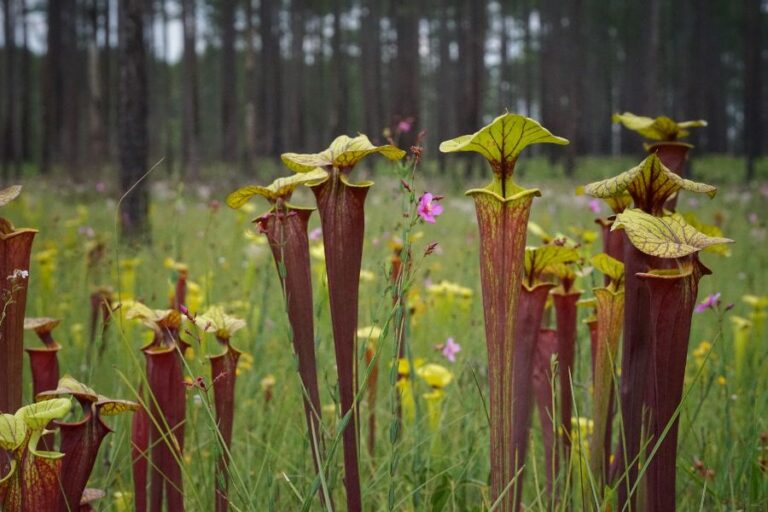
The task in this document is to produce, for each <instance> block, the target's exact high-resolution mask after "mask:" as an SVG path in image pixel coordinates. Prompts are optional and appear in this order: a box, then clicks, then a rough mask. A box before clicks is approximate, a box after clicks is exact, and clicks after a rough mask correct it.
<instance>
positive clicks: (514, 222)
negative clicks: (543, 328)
mask: <svg viewBox="0 0 768 512" xmlns="http://www.w3.org/2000/svg"><path fill="white" fill-rule="evenodd" d="M473 198H474V200H475V210H476V212H477V224H478V229H479V232H480V237H479V239H480V281H481V285H482V290H483V314H484V318H485V338H486V345H487V348H488V385H489V388H490V392H489V399H490V400H489V401H490V415H491V433H490V434H491V435H490V438H491V439H490V450H489V453H490V463H491V501H492V502H494V501H496V500H497V499H498V498H499V497H500V496H501V495H502V493H503V492H504V491H505V489H507V486H508V485H509V484H510V482H511V481H512V480H513V479H514V478H515V467H516V464H515V454H514V447H513V442H512V440H513V438H514V434H515V429H514V426H515V423H516V418H515V417H514V399H515V395H514V386H513V362H514V353H515V344H516V339H515V331H516V329H515V324H516V322H517V308H518V299H519V297H520V289H521V284H522V273H523V272H522V270H523V256H524V251H525V237H526V226H527V224H528V216H529V214H530V209H531V203H532V202H533V195H528V196H525V197H521V198H518V199H516V200H500V199H499V198H498V196H496V195H492V194H490V193H487V192H485V191H478V192H474V193H473ZM514 507H515V499H514V495H513V493H512V492H507V493H506V494H505V495H504V498H503V499H502V500H501V502H500V503H499V507H498V509H497V510H499V511H500V512H509V511H512V510H514Z"/></svg>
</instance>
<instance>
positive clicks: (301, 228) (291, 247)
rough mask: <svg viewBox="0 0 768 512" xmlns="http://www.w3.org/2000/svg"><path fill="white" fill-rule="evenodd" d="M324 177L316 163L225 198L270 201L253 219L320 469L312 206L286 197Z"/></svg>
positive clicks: (235, 203) (238, 202)
mask: <svg viewBox="0 0 768 512" xmlns="http://www.w3.org/2000/svg"><path fill="white" fill-rule="evenodd" d="M324 177H325V171H323V170H322V169H315V170H313V171H310V172H307V173H304V174H297V175H294V176H290V177H287V178H278V179H276V180H275V181H274V182H272V183H271V184H270V185H268V186H259V185H249V186H246V187H242V188H240V189H238V190H236V191H234V192H232V193H231V194H230V195H229V197H227V204H228V205H229V206H230V207H231V208H240V207H241V206H243V205H244V204H245V203H246V202H247V201H249V200H250V199H251V198H252V197H253V196H261V197H263V198H265V199H266V200H267V201H268V202H269V204H270V205H271V208H270V209H269V211H267V212H266V213H265V214H263V215H261V216H260V217H258V218H257V219H256V220H255V221H254V222H256V224H257V225H258V227H259V229H260V230H261V232H262V233H264V235H265V236H266V237H267V241H268V242H269V246H270V248H271V249H272V255H273V257H274V260H275V265H276V267H277V272H278V275H279V277H280V282H281V284H282V288H283V292H284V295H285V301H286V309H287V312H288V321H289V323H290V324H291V335H292V338H293V340H292V341H293V350H294V352H295V353H296V358H297V359H298V363H299V377H300V378H301V384H302V386H303V388H304V390H305V391H306V392H305V394H304V414H305V416H306V421H307V431H308V434H309V443H310V446H311V448H312V460H313V462H314V465H315V471H321V470H322V465H321V460H320V458H321V453H320V449H321V446H322V437H321V435H320V434H321V433H320V425H321V422H320V410H321V409H320V392H319V389H318V385H317V363H316V360H315V329H314V318H313V309H312V273H311V270H310V265H309V238H308V235H307V225H308V223H309V216H310V215H311V214H312V211H314V208H306V207H300V206H296V205H294V204H292V203H290V200H291V196H292V194H293V192H294V190H295V189H296V187H298V186H301V185H303V184H305V183H309V182H311V181H313V180H318V179H322V178H324Z"/></svg>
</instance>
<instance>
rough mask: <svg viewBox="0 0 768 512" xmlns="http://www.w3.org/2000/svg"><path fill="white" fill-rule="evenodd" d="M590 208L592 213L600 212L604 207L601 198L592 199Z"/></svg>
mask: <svg viewBox="0 0 768 512" xmlns="http://www.w3.org/2000/svg"><path fill="white" fill-rule="evenodd" d="M589 209H590V210H591V211H592V213H594V214H596V215H597V214H598V213H600V210H601V209H602V208H601V207H600V200H599V199H592V200H591V201H590V202H589Z"/></svg>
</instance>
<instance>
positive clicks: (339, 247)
mask: <svg viewBox="0 0 768 512" xmlns="http://www.w3.org/2000/svg"><path fill="white" fill-rule="evenodd" d="M372 154H380V155H382V156H384V157H385V158H387V159H389V160H400V159H401V158H403V157H404V156H405V152H404V151H403V150H401V149H399V148H397V147H395V146H393V145H384V146H374V145H373V144H371V142H370V141H369V140H368V137H366V136H365V135H358V136H357V137H354V138H351V137H348V136H346V135H342V136H340V137H337V138H336V139H335V140H334V141H333V142H332V143H331V145H330V146H329V147H328V148H327V149H325V150H324V151H321V152H320V153H314V154H297V153H284V154H283V155H282V160H283V163H284V164H285V165H286V166H288V168H289V169H291V170H293V171H294V172H297V173H307V172H314V171H315V170H316V169H317V168H320V169H322V170H323V171H324V174H325V176H324V177H322V178H320V179H317V180H315V181H313V182H310V183H308V185H309V186H310V188H311V189H312V192H313V193H314V194H315V198H316V199H317V207H318V210H319V213H320V223H321V225H322V229H323V244H324V247H325V265H326V274H327V276H328V293H329V296H330V306H331V322H332V324H333V326H332V330H333V341H334V348H335V352H336V367H337V372H338V380H339V396H340V401H341V415H342V417H347V415H349V414H351V416H350V417H348V418H349V419H348V420H347V421H348V422H347V424H346V426H345V428H344V432H343V446H344V474H345V477H344V485H345V487H346V491H347V509H348V510H349V511H350V512H357V511H360V510H361V509H362V497H361V494H360V469H359V467H358V453H357V448H358V442H357V438H358V428H359V423H358V417H357V416H358V415H357V409H358V408H357V406H356V405H355V394H356V390H357V383H356V381H357V364H356V359H355V358H356V354H357V351H356V350H355V339H356V336H355V335H356V332H357V327H358V325H357V317H358V287H359V284H360V266H361V262H362V256H363V237H364V234H365V210H364V205H365V199H366V196H367V195H368V189H369V188H370V187H371V185H373V183H372V182H370V181H364V182H360V183H355V182H353V181H351V179H350V173H351V172H352V170H353V169H354V167H355V165H356V164H357V163H358V162H359V161H360V160H362V159H363V158H365V157H366V156H368V155H372ZM353 409H354V410H353ZM350 424H351V425H350Z"/></svg>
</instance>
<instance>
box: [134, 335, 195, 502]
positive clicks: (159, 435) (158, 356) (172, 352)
mask: <svg viewBox="0 0 768 512" xmlns="http://www.w3.org/2000/svg"><path fill="white" fill-rule="evenodd" d="M181 345H183V343H181ZM180 349H181V352H183V351H184V349H186V346H181V348H180ZM144 355H145V356H146V359H147V381H148V383H149V388H150V391H151V393H152V395H153V396H154V399H153V398H152V397H150V399H149V406H150V407H149V409H150V415H151V417H152V418H154V422H152V423H151V424H150V429H149V439H150V445H151V447H152V448H151V450H152V467H151V468H150V477H151V478H150V479H151V488H150V511H151V512H161V511H162V509H163V495H164V494H165V497H166V502H167V504H168V512H182V511H183V510H184V494H183V487H184V482H183V479H182V474H181V465H180V464H179V461H180V460H181V458H182V457H183V453H184V417H185V414H186V409H187V401H186V393H185V387H184V372H183V368H182V361H181V357H182V356H181V354H180V353H179V350H177V348H176V346H171V347H167V346H156V345H152V346H150V347H148V348H146V349H144Z"/></svg>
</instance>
